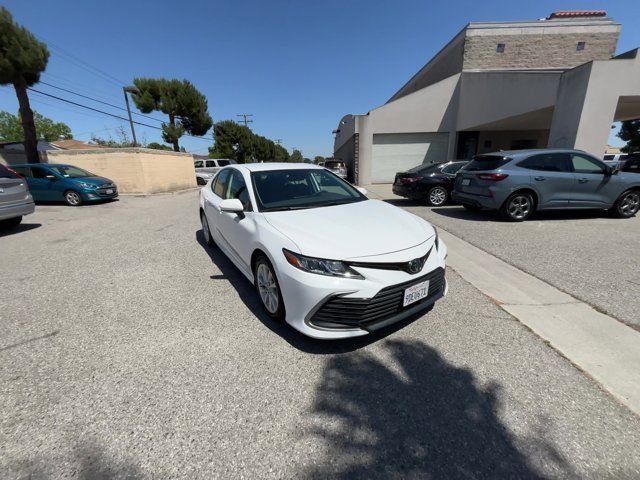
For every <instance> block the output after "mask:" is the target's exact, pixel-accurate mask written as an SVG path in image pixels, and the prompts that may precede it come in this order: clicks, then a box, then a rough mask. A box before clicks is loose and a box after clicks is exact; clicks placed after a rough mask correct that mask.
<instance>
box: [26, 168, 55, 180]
mask: <svg viewBox="0 0 640 480" xmlns="http://www.w3.org/2000/svg"><path fill="white" fill-rule="evenodd" d="M31 175H32V176H33V178H47V175H51V174H50V173H49V172H47V170H46V169H44V168H42V167H31Z"/></svg>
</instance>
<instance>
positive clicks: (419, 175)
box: [393, 161, 468, 207]
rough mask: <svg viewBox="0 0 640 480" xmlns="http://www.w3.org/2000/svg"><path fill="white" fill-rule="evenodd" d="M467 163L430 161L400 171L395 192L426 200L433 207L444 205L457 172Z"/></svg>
mask: <svg viewBox="0 0 640 480" xmlns="http://www.w3.org/2000/svg"><path fill="white" fill-rule="evenodd" d="M467 163H468V162H467V161H461V162H445V163H430V164H427V165H418V166H417V167H413V168H412V169H410V170H407V171H406V172H398V173H396V178H395V180H394V181H393V193H395V194H396V195H399V196H401V197H405V198H410V199H411V200H426V202H427V204H428V205H431V206H433V207H439V206H440V205H444V204H445V203H447V200H449V198H450V196H451V190H453V182H454V180H455V178H456V173H458V170H460V169H461V168H462V167H463V166H464V165H466V164H467Z"/></svg>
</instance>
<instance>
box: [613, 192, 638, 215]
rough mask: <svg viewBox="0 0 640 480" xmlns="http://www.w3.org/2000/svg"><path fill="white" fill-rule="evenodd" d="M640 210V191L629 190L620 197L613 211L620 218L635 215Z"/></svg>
mask: <svg viewBox="0 0 640 480" xmlns="http://www.w3.org/2000/svg"><path fill="white" fill-rule="evenodd" d="M638 210H640V191H638V190H628V191H626V192H624V193H623V194H622V195H620V196H619V197H618V199H617V200H616V203H614V204H613V207H612V209H611V213H613V215H614V216H616V217H618V218H629V217H633V216H634V215H635V214H636V213H638Z"/></svg>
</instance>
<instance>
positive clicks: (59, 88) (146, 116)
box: [40, 80, 164, 123]
mask: <svg viewBox="0 0 640 480" xmlns="http://www.w3.org/2000/svg"><path fill="white" fill-rule="evenodd" d="M40 83H42V84H43V85H47V86H49V87H51V88H55V89H57V90H62V91H63V92H67V93H70V94H72V95H77V96H78V97H82V98H86V99H87V100H91V101H92V102H96V103H101V104H103V105H108V106H109V107H112V108H117V109H118V110H122V111H124V112H126V111H127V109H126V108H123V107H119V106H118V105H114V104H112V103H109V102H103V101H102V100H98V99H96V98H92V97H89V96H87V95H82V94H81V93H76V92H74V91H71V90H67V89H66V88H62V87H56V86H55V85H52V84H50V83H47V82H43V81H42V80H41V81H40ZM131 113H132V114H133V115H138V116H140V117H144V118H148V119H150V120H155V121H156V122H160V123H164V121H163V120H160V119H159V118H154V117H150V116H149V115H144V114H142V113H136V112H131Z"/></svg>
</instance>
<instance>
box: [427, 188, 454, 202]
mask: <svg viewBox="0 0 640 480" xmlns="http://www.w3.org/2000/svg"><path fill="white" fill-rule="evenodd" d="M448 198H449V192H448V191H447V189H446V188H444V187H442V186H440V185H437V186H435V187H431V188H430V189H429V192H428V193H427V205H430V206H432V207H440V206H442V205H444V204H445V203H447V199H448Z"/></svg>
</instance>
